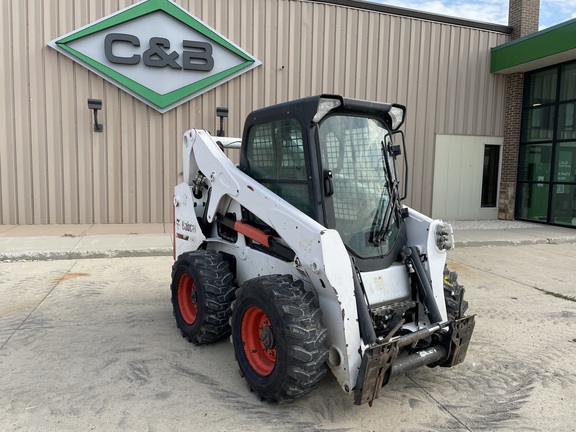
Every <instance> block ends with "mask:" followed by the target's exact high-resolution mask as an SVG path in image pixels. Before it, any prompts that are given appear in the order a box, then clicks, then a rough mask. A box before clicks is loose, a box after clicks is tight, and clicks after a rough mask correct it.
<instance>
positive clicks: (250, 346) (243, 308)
mask: <svg viewBox="0 0 576 432" xmlns="http://www.w3.org/2000/svg"><path fill="white" fill-rule="evenodd" d="M314 300H315V298H314V293H312V292H306V291H305V290H304V284H303V283H302V281H300V280H296V281H294V280H293V279H292V277H291V276H289V275H272V276H263V277H258V278H254V279H251V280H249V281H247V282H246V283H245V284H244V285H243V286H242V287H241V288H239V289H238V291H237V296H236V300H235V301H234V303H233V306H232V309H233V313H232V319H231V326H232V342H233V344H234V351H235V353H236V360H237V361H238V365H239V366H240V371H241V372H242V375H243V376H244V378H245V379H246V381H247V382H248V385H249V386H250V388H251V389H252V390H253V391H255V392H256V393H257V394H258V395H259V396H260V397H261V398H262V400H266V401H267V402H269V403H274V404H276V403H282V402H287V401H291V400H294V399H296V398H298V397H301V396H303V395H305V394H307V393H309V392H310V391H312V390H313V389H315V388H316V387H318V384H319V382H320V380H321V379H322V378H323V377H324V376H325V375H326V372H327V368H326V360H327V358H328V350H327V349H326V347H325V346H324V340H325V339H326V334H327V330H326V329H325V328H324V327H323V326H322V324H321V322H320V317H321V311H320V309H319V308H318V306H316V305H315V304H314Z"/></svg>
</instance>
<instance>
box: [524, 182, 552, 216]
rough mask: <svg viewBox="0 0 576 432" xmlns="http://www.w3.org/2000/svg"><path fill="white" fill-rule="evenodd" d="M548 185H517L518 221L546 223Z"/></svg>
mask: <svg viewBox="0 0 576 432" xmlns="http://www.w3.org/2000/svg"><path fill="white" fill-rule="evenodd" d="M548 190H549V187H548V184H546V183H524V184H520V185H518V198H517V199H518V202H517V206H518V213H519V218H520V219H527V220H533V221H537V222H546V220H547V214H548Z"/></svg>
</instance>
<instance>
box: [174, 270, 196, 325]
mask: <svg viewBox="0 0 576 432" xmlns="http://www.w3.org/2000/svg"><path fill="white" fill-rule="evenodd" d="M178 308H179V309H180V314H181V315H182V319H184V321H185V322H186V324H194V322H195V321H196V315H198V305H197V303H196V285H195V284H194V279H192V277H191V276H190V275H189V274H188V273H184V274H182V276H180V279H179V280H178Z"/></svg>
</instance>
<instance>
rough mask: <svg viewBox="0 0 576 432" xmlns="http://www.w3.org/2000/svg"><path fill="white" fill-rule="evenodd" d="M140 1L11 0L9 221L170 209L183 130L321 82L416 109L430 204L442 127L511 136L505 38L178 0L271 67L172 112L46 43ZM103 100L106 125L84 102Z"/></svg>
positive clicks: (6, 94)
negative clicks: (492, 68)
mask: <svg viewBox="0 0 576 432" xmlns="http://www.w3.org/2000/svg"><path fill="white" fill-rule="evenodd" d="M133 3H135V1H106V2H93V1H89V0H26V1H22V0H3V1H2V14H1V17H0V23H1V28H2V36H3V41H4V43H2V44H0V55H1V56H2V57H1V58H3V59H5V63H4V66H3V67H2V68H0V83H1V84H0V86H1V87H0V88H1V89H2V95H3V96H2V98H3V103H2V104H0V205H1V209H0V224H55V223H146V222H168V221H170V220H171V196H172V190H173V187H174V185H175V184H176V183H177V182H178V181H180V176H179V173H180V172H181V155H180V143H181V136H182V133H183V132H184V131H185V130H187V129H188V128H190V127H200V128H207V129H210V130H212V131H215V130H216V129H217V122H216V118H215V108H216V106H228V107H229V108H230V117H229V118H228V121H227V124H226V132H227V134H229V135H235V136H239V135H240V134H241V130H242V126H243V122H244V118H245V117H246V115H247V114H248V113H249V112H250V111H251V110H252V109H256V108H260V107H263V106H266V105H270V104H273V103H276V102H282V101H286V100H289V99H293V98H298V97H302V96H308V95H311V94H317V93H321V92H334V93H341V94H344V95H346V96H348V97H356V98H365V99H373V100H380V101H388V102H399V103H402V104H405V105H407V107H408V120H407V124H406V136H407V142H408V147H409V148H408V153H409V162H410V169H411V181H410V189H409V193H410V196H409V199H408V203H409V204H410V205H412V206H413V207H415V208H416V209H419V210H422V211H424V212H427V213H429V212H430V211H431V206H432V178H433V161H434V140H435V134H442V135H450V134H457V135H491V136H501V135H503V108H504V106H503V105H504V103H503V101H504V86H505V78H504V77H502V76H497V75H491V74H490V73H489V53H490V47H493V46H496V45H500V44H502V43H504V42H506V41H507V40H508V36H507V35H506V34H503V33H498V32H494V31H488V30H480V29H473V28H466V27H460V26H455V25H450V24H442V23H435V22H428V21H422V20H419V19H415V18H406V17H400V16H393V15H387V14H381V13H378V12H370V11H363V10H359V9H354V8H348V7H342V6H336V5H330V4H323V3H320V2H308V1H298V0H243V1H241V2H240V1H238V0H205V1H198V0H189V1H185V0H181V1H177V3H178V4H180V5H181V6H183V7H184V8H185V9H187V10H189V11H190V12H191V13H192V14H194V15H196V16H197V17H198V18H200V19H201V20H203V21H205V22H206V23H207V24H208V25H210V26H212V27H214V28H215V29H216V30H217V31H219V32H220V33H222V34H224V35H225V36H226V37H228V38H229V39H230V40H232V41H233V42H235V43H236V44H238V45H240V46H241V47H242V48H244V49H245V50H247V51H248V52H250V53H251V54H253V55H254V56H255V57H257V58H258V59H259V60H261V61H262V63H263V65H262V66H260V67H259V68H257V69H254V70H253V71H251V72H248V73H247V74H245V75H242V76H240V77H238V78H236V79H234V80H232V81H230V82H228V83H226V84H224V85H222V86H220V87H219V88H216V89H214V90H211V91H210V92H208V93H206V94H204V95H202V96H200V97H198V98H196V99H194V100H192V101H190V102H188V103H186V104H184V105H181V106H179V107H177V108H176V109H174V110H172V111H170V112H168V113H166V114H164V115H161V114H159V113H157V112H156V111H155V110H153V109H151V108H149V107H148V106H146V105H145V104H143V103H141V102H139V101H138V100H136V99H134V98H132V97H131V96H130V95H128V94H126V93H124V92H123V91H121V90H119V89H118V88H116V87H115V86H113V85H112V84H110V83H108V82H106V81H104V80H103V79H101V78H100V77H98V76H96V75H94V74H93V73H92V72H89V71H88V70H86V69H84V68H83V67H81V66H79V65H77V64H75V63H73V62H72V61H71V60H69V59H67V58H65V57H64V56H62V55H60V54H58V53H56V52H55V51H54V50H52V49H50V48H48V47H47V45H46V43H47V42H48V41H50V40H52V39H54V38H56V37H58V36H61V35H63V34H65V33H68V32H70V31H72V30H74V29H77V28H79V27H81V26H84V25H86V24H88V23H90V22H92V21H94V20H97V19H99V18H102V17H104V16H106V15H109V14H111V13H113V12H115V11H117V10H119V9H122V8H124V7H127V6H129V5H131V4H133ZM88 98H97V99H102V100H103V104H104V106H103V110H102V111H101V112H100V114H99V116H100V119H101V120H102V123H103V124H104V132H103V133H93V132H92V116H91V112H90V111H89V110H88V108H87V99H88Z"/></svg>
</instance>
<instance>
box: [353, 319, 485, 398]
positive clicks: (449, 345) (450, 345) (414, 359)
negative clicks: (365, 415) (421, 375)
mask: <svg viewBox="0 0 576 432" xmlns="http://www.w3.org/2000/svg"><path fill="white" fill-rule="evenodd" d="M474 324H475V321H474V315H472V316H470V317H464V318H460V319H458V320H455V321H453V322H450V323H449V324H447V325H445V326H442V325H439V326H438V327H437V328H436V329H435V330H432V329H431V330H421V331H419V332H415V333H412V334H408V335H406V336H402V337H399V338H394V339H392V340H391V341H388V342H384V343H382V344H378V345H375V346H374V347H372V348H370V349H368V350H366V352H365V353H364V356H363V357H362V364H361V365H360V371H359V372H358V381H357V384H356V388H355V391H354V403H355V404H356V405H362V404H364V403H368V404H370V405H372V401H373V400H374V399H376V398H377V397H378V394H379V392H380V389H381V388H382V386H384V385H386V384H387V383H388V381H389V380H390V378H392V377H395V376H399V375H403V374H405V373H406V372H409V371H411V370H414V369H417V368H420V367H422V366H427V365H430V366H436V365H440V366H443V367H452V366H456V365H457V364H459V363H461V362H462V361H464V358H465V357H466V352H467V351H468V345H469V343H470V338H471V337H472V332H473V331H474ZM432 334H436V335H438V336H440V337H439V338H435V339H438V340H439V342H438V343H436V344H434V345H431V346H429V347H427V348H425V349H422V350H419V351H415V352H412V353H411V354H408V355H401V352H402V351H403V350H402V348H403V347H407V346H408V345H412V344H415V343H416V342H418V341H419V340H422V339H424V338H427V337H429V336H431V335H432Z"/></svg>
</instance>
